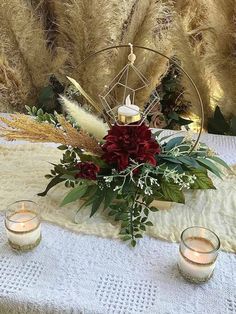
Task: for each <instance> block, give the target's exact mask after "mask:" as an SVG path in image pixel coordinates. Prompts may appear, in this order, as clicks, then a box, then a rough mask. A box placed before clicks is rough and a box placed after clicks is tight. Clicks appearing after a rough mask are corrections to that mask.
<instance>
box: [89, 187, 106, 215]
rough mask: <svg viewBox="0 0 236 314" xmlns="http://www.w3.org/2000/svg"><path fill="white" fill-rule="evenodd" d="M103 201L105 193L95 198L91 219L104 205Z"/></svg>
mask: <svg viewBox="0 0 236 314" xmlns="http://www.w3.org/2000/svg"><path fill="white" fill-rule="evenodd" d="M100 191H101V190H100ZM103 199H104V193H103V191H101V192H100V193H97V194H96V196H95V197H94V200H93V205H92V209H91V213H90V217H92V216H93V215H94V214H95V213H96V212H97V210H98V209H99V207H100V206H101V204H102V201H103Z"/></svg>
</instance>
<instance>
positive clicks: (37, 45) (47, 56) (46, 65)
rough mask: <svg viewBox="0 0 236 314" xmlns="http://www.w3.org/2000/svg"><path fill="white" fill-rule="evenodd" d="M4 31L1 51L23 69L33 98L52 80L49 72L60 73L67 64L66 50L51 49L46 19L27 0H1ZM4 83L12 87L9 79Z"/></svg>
mask: <svg viewBox="0 0 236 314" xmlns="http://www.w3.org/2000/svg"><path fill="white" fill-rule="evenodd" d="M0 34H1V42H0V50H1V53H2V54H3V56H4V58H5V59H6V60H7V63H8V64H9V66H10V67H11V68H13V69H14V71H16V72H17V73H19V76H20V78H21V81H22V82H24V86H25V87H26V89H27V91H28V95H29V99H31V98H32V97H35V96H36V95H37V94H38V91H39V90H40V89H41V88H42V87H44V86H45V85H47V84H48V78H49V75H50V74H52V73H57V72H58V70H59V68H60V67H61V66H62V65H63V63H64V60H65V55H64V52H63V51H62V50H60V49H58V51H57V52H56V53H55V54H52V52H51V51H50V50H49V49H48V46H47V41H46V38H45V32H44V29H43V26H42V23H41V21H40V20H39V19H37V18H36V17H35V16H34V14H33V11H32V8H31V6H29V4H27V3H26V1H24V0H2V1H1V3H0ZM2 84H3V85H4V87H5V88H6V89H7V88H8V85H7V81H5V82H3V83H2ZM35 98H36V97H35ZM24 105H25V104H24Z"/></svg>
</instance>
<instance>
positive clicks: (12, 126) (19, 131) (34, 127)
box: [0, 114, 102, 155]
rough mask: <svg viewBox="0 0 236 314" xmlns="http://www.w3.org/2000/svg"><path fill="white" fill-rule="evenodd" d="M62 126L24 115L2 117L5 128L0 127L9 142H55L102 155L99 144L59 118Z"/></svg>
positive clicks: (0, 131) (0, 119)
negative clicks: (41, 121)
mask: <svg viewBox="0 0 236 314" xmlns="http://www.w3.org/2000/svg"><path fill="white" fill-rule="evenodd" d="M57 119H58V121H59V123H60V125H61V127H60V128H58V127H54V126H53V125H52V124H49V123H39V122H37V121H36V120H35V119H33V118H32V117H30V116H27V115H23V114H16V115H11V119H7V118H4V117H0V121H1V122H3V123H4V124H5V126H1V127H0V136H1V137H4V138H6V139H7V140H9V141H11V140H28V141H31V142H53V143H60V144H64V145H70V146H72V147H79V148H81V149H84V150H86V151H87V152H89V153H92V154H95V155H101V154H102V150H101V147H100V146H99V144H98V142H97V141H96V140H95V139H94V138H92V137H91V136H90V135H89V134H87V133H86V132H84V131H77V130H76V129H75V128H74V127H73V126H72V125H71V124H70V123H69V122H68V121H67V120H66V119H65V118H64V117H63V116H59V115H58V116H57Z"/></svg>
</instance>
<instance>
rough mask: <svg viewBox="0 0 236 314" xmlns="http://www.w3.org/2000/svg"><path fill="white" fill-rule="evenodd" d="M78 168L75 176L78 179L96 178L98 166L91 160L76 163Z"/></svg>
mask: <svg viewBox="0 0 236 314" xmlns="http://www.w3.org/2000/svg"><path fill="white" fill-rule="evenodd" d="M76 168H77V169H78V170H79V171H78V173H76V175H75V177H76V178H80V179H88V180H96V179H97V174H98V172H99V171H100V168H99V167H98V166H97V165H95V164H94V163H93V162H79V163H78V164H77V165H76Z"/></svg>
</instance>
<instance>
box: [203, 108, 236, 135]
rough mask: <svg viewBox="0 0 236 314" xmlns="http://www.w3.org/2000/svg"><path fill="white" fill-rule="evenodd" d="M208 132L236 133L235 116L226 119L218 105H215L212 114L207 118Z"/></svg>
mask: <svg viewBox="0 0 236 314" xmlns="http://www.w3.org/2000/svg"><path fill="white" fill-rule="evenodd" d="M208 132H209V133H213V134H222V135H234V136H235V135H236V117H232V118H231V119H228V120H226V118H225V117H224V116H223V114H222V112H221V110H220V107H218V106H216V109H215V112H214V115H213V117H212V118H210V119H209V120H208Z"/></svg>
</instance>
